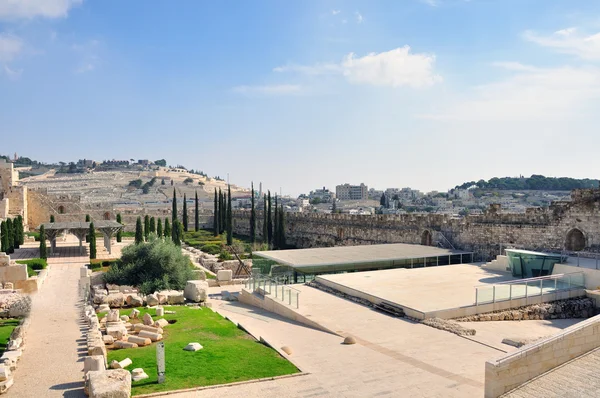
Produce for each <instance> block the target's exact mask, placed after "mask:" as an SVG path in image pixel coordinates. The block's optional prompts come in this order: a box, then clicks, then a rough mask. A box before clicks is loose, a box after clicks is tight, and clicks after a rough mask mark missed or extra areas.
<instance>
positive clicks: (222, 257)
mask: <svg viewBox="0 0 600 398" xmlns="http://www.w3.org/2000/svg"><path fill="white" fill-rule="evenodd" d="M219 260H220V261H227V260H233V256H232V255H231V253H229V252H221V254H219Z"/></svg>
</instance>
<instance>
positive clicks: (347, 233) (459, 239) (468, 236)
mask: <svg viewBox="0 0 600 398" xmlns="http://www.w3.org/2000/svg"><path fill="white" fill-rule="evenodd" d="M572 198H573V200H572V201H568V202H566V201H565V202H555V203H553V204H552V205H551V206H550V207H548V208H532V209H528V210H527V212H525V213H503V212H501V209H500V206H499V205H493V206H491V207H490V209H488V211H486V212H485V213H484V214H483V215H471V216H466V217H462V218H458V217H453V216H450V215H441V214H403V215H376V216H362V215H346V214H315V213H286V238H287V242H288V243H290V244H293V245H295V246H297V247H323V246H342V245H359V244H376V243H412V244H429V243H431V244H433V245H437V244H440V245H442V246H446V247H450V245H452V246H454V247H455V248H457V249H462V250H468V251H474V252H476V253H477V254H478V255H479V258H480V259H482V260H488V259H490V258H493V257H495V256H496V255H497V254H499V253H500V251H501V248H504V247H506V246H507V245H515V246H518V247H522V248H527V249H530V250H562V249H567V250H577V247H571V246H573V245H575V246H576V245H577V244H582V245H583V248H584V249H586V250H595V249H598V248H600V191H599V190H577V191H574V192H573V194H572ZM233 227H234V232H236V233H238V234H242V235H248V234H249V231H250V212H249V211H235V212H234V222H233ZM256 230H257V236H259V237H260V236H261V234H262V212H260V211H258V212H257V229H256Z"/></svg>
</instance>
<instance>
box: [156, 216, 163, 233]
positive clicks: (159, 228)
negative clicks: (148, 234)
mask: <svg viewBox="0 0 600 398" xmlns="http://www.w3.org/2000/svg"><path fill="white" fill-rule="evenodd" d="M156 236H158V237H159V238H162V237H163V229H162V220H161V219H160V218H159V219H158V220H156Z"/></svg>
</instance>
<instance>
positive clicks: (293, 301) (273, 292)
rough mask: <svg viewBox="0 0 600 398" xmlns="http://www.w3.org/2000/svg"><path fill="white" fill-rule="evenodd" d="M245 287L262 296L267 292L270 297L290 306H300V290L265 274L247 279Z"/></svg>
mask: <svg viewBox="0 0 600 398" xmlns="http://www.w3.org/2000/svg"><path fill="white" fill-rule="evenodd" d="M245 287H246V289H247V290H249V291H250V292H252V293H254V292H256V293H259V294H261V295H263V296H264V295H267V294H268V295H269V296H270V297H271V298H274V299H276V300H278V301H281V302H283V303H285V304H287V305H289V306H291V307H295V308H299V307H300V290H298V289H294V288H293V287H291V286H290V285H286V284H283V283H280V282H278V281H277V280H275V279H273V278H270V277H268V276H266V275H255V276H253V277H251V278H249V279H247V280H246V283H245Z"/></svg>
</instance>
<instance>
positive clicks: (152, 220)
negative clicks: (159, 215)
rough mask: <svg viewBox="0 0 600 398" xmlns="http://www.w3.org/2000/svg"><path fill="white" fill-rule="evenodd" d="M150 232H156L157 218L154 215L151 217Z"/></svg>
mask: <svg viewBox="0 0 600 398" xmlns="http://www.w3.org/2000/svg"><path fill="white" fill-rule="evenodd" d="M150 233H151V234H154V233H156V219H155V218H154V217H150Z"/></svg>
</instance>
